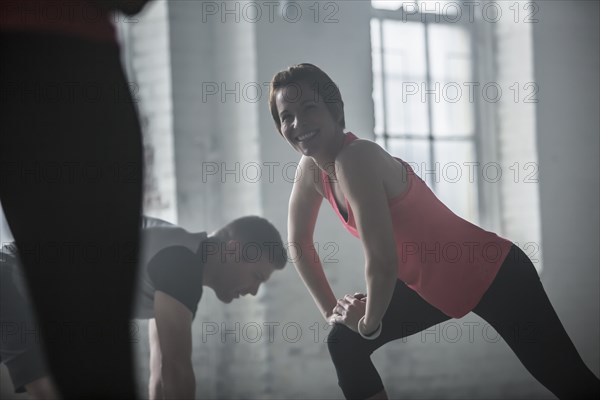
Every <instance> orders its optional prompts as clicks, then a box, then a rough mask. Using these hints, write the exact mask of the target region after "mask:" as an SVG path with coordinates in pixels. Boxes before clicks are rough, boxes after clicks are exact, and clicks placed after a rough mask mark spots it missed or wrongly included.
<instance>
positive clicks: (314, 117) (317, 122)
mask: <svg viewBox="0 0 600 400" xmlns="http://www.w3.org/2000/svg"><path fill="white" fill-rule="evenodd" d="M275 104H276V105H277V112H278V113H279V119H280V121H281V134H282V135H283V137H284V138H285V139H286V140H287V142H288V143H289V144H290V145H291V146H292V147H293V148H294V149H295V150H296V151H298V152H300V153H302V154H303V155H305V156H315V155H316V154H317V153H318V151H319V149H322V148H324V147H327V143H328V141H329V140H331V138H333V137H334V135H335V133H336V131H338V130H341V127H340V126H339V125H338V123H337V122H336V121H335V119H334V118H333V116H332V115H331V113H330V111H329V109H328V108H327V105H326V104H325V102H324V101H323V99H322V98H321V97H320V96H319V95H318V94H317V93H316V92H315V91H314V90H312V89H311V87H310V86H309V85H308V84H307V83H304V82H302V83H297V84H290V85H286V86H285V87H284V88H282V89H279V90H278V91H277V95H276V97H275Z"/></svg>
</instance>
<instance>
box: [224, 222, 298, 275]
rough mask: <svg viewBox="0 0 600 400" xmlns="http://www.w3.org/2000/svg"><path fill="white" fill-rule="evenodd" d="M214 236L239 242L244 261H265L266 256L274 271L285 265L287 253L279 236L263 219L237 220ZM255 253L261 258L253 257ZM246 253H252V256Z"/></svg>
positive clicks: (271, 225)
mask: <svg viewBox="0 0 600 400" xmlns="http://www.w3.org/2000/svg"><path fill="white" fill-rule="evenodd" d="M216 235H217V236H218V237H219V239H220V240H222V241H224V242H227V241H228V240H237V241H239V242H240V244H241V246H242V258H243V259H244V260H245V261H259V260H265V258H264V256H268V261H269V263H271V264H273V266H274V267H275V268H276V269H282V268H283V267H284V266H285V264H287V251H286V250H285V248H284V246H283V242H282V240H281V235H280V234H279V231H278V230H277V228H275V226H273V224H271V223H270V222H269V221H268V220H266V219H265V218H262V217H258V216H255V215H251V216H246V217H241V218H237V219H235V220H233V221H231V222H230V223H228V224H227V225H225V226H224V227H223V228H221V229H219V230H218V231H217V232H216ZM246 249H248V251H245V250H246ZM257 251H260V255H261V257H253V256H254V255H256V252H257ZM248 253H252V256H249V255H248Z"/></svg>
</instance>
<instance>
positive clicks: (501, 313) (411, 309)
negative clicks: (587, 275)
mask: <svg viewBox="0 0 600 400" xmlns="http://www.w3.org/2000/svg"><path fill="white" fill-rule="evenodd" d="M473 312H475V313H476V314H477V315H479V316H480V317H482V318H483V319H485V320H486V321H487V322H488V323H490V324H491V325H492V327H493V328H494V329H495V330H496V331H497V332H498V333H499V334H500V335H501V336H502V338H503V339H504V340H505V341H506V342H507V344H508V345H509V346H510V348H511V349H512V350H513V351H514V352H515V354H516V355H517V357H519V359H520V360H521V362H522V363H523V365H524V366H525V367H526V368H527V370H528V371H529V372H531V374H532V375H533V376H534V377H535V378H536V379H537V380H538V381H539V382H540V383H542V384H543V385H544V386H545V387H546V388H548V389H549V390H550V391H551V392H552V393H554V394H555V395H556V396H557V397H559V398H560V399H582V398H597V396H598V394H599V392H600V383H599V381H598V379H597V378H596V377H595V376H594V374H593V373H592V372H591V371H590V370H589V369H588V368H587V366H586V365H585V364H584V362H583V360H582V359H581V357H580V356H579V354H578V353H577V350H576V349H575V346H574V345H573V343H572V342H571V339H569V336H568V335H567V332H566V331H565V329H564V328H563V326H562V324H561V322H560V320H559V319H558V316H557V315H556V312H555V311H554V309H553V308H552V305H551V304H550V301H549V300H548V297H547V295H546V293H545V291H544V288H543V287H542V283H541V281H540V279H539V277H538V274H537V271H536V270H535V267H534V266H533V264H532V263H531V261H530V260H529V258H528V257H527V255H526V254H525V253H524V252H523V251H522V250H521V249H519V248H518V247H517V246H516V245H513V246H512V247H511V250H510V252H509V254H508V255H507V258H506V260H505V261H504V263H503V264H502V266H501V268H500V271H499V272H498V274H497V276H496V278H495V279H494V282H493V283H492V285H491V286H490V288H489V289H488V290H487V292H486V293H485V295H484V296H483V298H482V299H481V301H480V302H479V304H478V305H477V306H476V307H475V309H474V310H473ZM449 319H450V317H448V316H447V315H445V314H444V313H442V312H441V311H440V310H438V309H437V308H435V307H433V306H431V305H430V304H429V303H427V302H426V301H425V300H423V299H422V298H421V297H420V296H419V295H418V294H417V293H416V292H415V291H413V290H412V289H410V288H408V287H407V286H406V285H405V284H404V283H403V282H401V281H397V284H396V288H395V290H394V294H393V298H392V300H391V302H390V306H389V307H388V309H387V311H386V313H385V316H384V317H383V321H382V323H383V329H382V332H381V334H380V336H379V337H378V338H377V339H375V340H366V339H363V338H362V337H360V335H358V334H357V333H355V332H353V331H351V330H350V329H349V328H347V327H346V326H344V325H341V324H336V325H335V326H334V327H333V329H332V331H331V333H330V335H329V338H328V346H329V352H330V354H331V357H332V359H333V363H334V365H335V368H336V371H337V376H338V382H339V385H340V387H341V388H342V391H343V392H344V395H345V397H346V398H348V399H364V398H368V397H370V396H373V395H374V394H376V393H379V392H380V391H382V390H383V383H382V381H381V378H380V377H379V374H378V373H377V370H376V369H375V367H374V365H373V363H372V362H371V360H370V356H371V354H372V353H373V352H374V351H375V350H377V349H378V348H379V347H381V346H383V345H384V344H385V343H387V342H390V341H392V340H396V339H400V338H404V337H407V336H410V335H413V334H415V333H418V332H421V331H423V330H425V329H427V328H430V327H432V326H434V325H436V324H439V323H441V322H444V321H447V320H449Z"/></svg>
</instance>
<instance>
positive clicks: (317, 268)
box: [288, 157, 336, 320]
mask: <svg viewBox="0 0 600 400" xmlns="http://www.w3.org/2000/svg"><path fill="white" fill-rule="evenodd" d="M319 178H320V174H319V168H318V167H317V166H316V165H315V164H314V162H313V160H312V159H311V158H309V157H302V159H301V160H300V165H299V166H298V169H297V171H296V179H295V183H294V187H293V189H292V194H291V196H290V202H289V211H288V240H289V241H290V244H289V252H290V256H291V258H292V261H293V262H294V265H295V267H296V270H297V271H298V274H299V275H300V277H301V278H302V280H303V281H304V284H305V285H306V288H307V289H308V291H309V292H310V294H311V295H312V297H313V299H314V301H315V303H316V304H317V307H318V308H319V310H320V311H321V314H322V315H323V317H324V318H325V319H326V320H327V319H329V317H331V315H332V313H333V308H334V307H335V305H336V298H335V295H334V294H333V291H332V290H331V286H330V285H329V282H328V281H327V277H326V276H325V273H324V272H323V265H322V264H321V260H320V259H319V256H318V254H317V252H316V249H315V248H314V243H313V233H314V229H315V224H316V221H317V216H318V214H319V208H320V206H321V203H322V201H323V196H321V194H319V192H318V191H317V190H316V188H315V179H319Z"/></svg>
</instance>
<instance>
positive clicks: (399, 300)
mask: <svg viewBox="0 0 600 400" xmlns="http://www.w3.org/2000/svg"><path fill="white" fill-rule="evenodd" d="M269 106H270V110H271V114H272V116H273V119H274V121H275V125H276V126H277V130H278V131H279V133H280V134H281V135H282V136H283V137H284V138H285V140H286V141H287V142H288V143H289V144H290V145H291V146H292V147H293V148H294V149H295V150H296V151H298V152H299V153H300V154H302V158H301V160H300V163H299V167H298V169H297V174H296V179H295V183H294V187H293V189H292V194H291V198H290V203H289V216H288V240H290V241H291V242H293V243H294V244H295V246H291V247H290V251H291V254H292V256H293V257H294V259H295V260H297V261H296V262H295V264H296V268H297V270H298V272H299V274H300V276H301V277H302V279H303V281H304V283H305V285H306V287H307V288H308V290H309V292H310V294H311V295H312V297H313V299H314V300H315V302H316V304H317V306H318V308H319V310H320V311H321V313H322V315H323V316H324V317H325V319H326V320H327V321H328V322H329V323H332V324H334V327H333V329H332V330H331V333H330V336H329V340H328V343H329V344H328V346H329V352H330V354H331V357H332V359H333V363H334V365H335V369H336V371H337V376H338V382H339V385H340V387H341V388H342V391H343V392H344V395H345V397H346V398H352V399H364V398H373V399H386V398H387V394H386V392H385V390H384V388H383V384H382V382H381V378H380V377H379V374H378V373H377V371H376V369H375V367H374V366H373V363H372V362H371V360H370V356H371V354H372V353H373V351H375V350H376V349H378V348H379V347H381V346H382V345H384V344H385V343H387V342H389V341H392V340H395V339H399V338H403V337H406V336H410V335H413V334H415V333H417V332H420V331H422V330H424V329H427V328H429V327H431V326H433V325H436V324H439V323H441V322H444V321H447V320H449V319H450V318H461V317H462V316H464V315H466V314H467V313H469V312H470V311H473V312H475V313H476V314H477V315H479V316H481V317H482V318H483V319H485V320H486V321H487V322H488V323H490V324H491V325H492V326H493V327H494V329H496V331H498V333H499V334H500V335H501V336H502V338H503V339H504V340H505V341H506V343H508V345H509V346H510V347H511V349H512V350H513V351H514V352H515V354H516V355H517V357H518V358H519V359H520V360H521V362H522V363H523V365H524V366H525V367H526V368H527V370H528V371H529V372H531V374H532V375H533V376H534V377H535V378H536V379H537V380H538V381H539V382H540V383H542V384H543V385H544V386H545V387H546V388H548V389H549V390H550V391H551V392H552V393H554V394H555V395H556V396H557V397H559V398H561V399H565V398H582V397H591V396H597V395H598V394H599V393H600V381H599V380H598V379H597V378H596V377H595V376H594V374H593V373H592V372H591V371H590V370H589V369H588V368H587V367H586V365H585V364H584V362H583V360H582V359H581V357H580V356H579V354H578V353H577V350H576V349H575V346H574V345H573V343H572V342H571V340H570V339H569V337H568V335H567V333H566V331H565V329H564V328H563V326H562V324H561V322H560V320H559V319H558V316H557V315H556V312H555V311H554V309H553V308H552V305H551V304H550V302H549V300H548V297H547V296H546V293H545V292H544V288H543V287H542V284H541V282H540V279H539V277H538V275H537V272H536V270H535V267H534V266H533V264H532V263H531V261H530V259H529V258H528V257H527V255H526V254H525V253H524V252H523V251H521V250H520V249H519V247H517V246H516V245H514V244H513V243H512V242H510V241H509V240H506V239H504V238H502V237H500V236H498V235H496V234H494V233H492V232H488V231H485V230H483V229H482V228H480V227H478V226H475V225H473V224H471V223H469V222H467V221H465V220H464V219H462V218H460V217H458V216H457V215H455V214H454V213H452V211H450V210H449V209H448V208H447V207H446V206H445V205H444V204H442V203H441V202H440V200H438V199H437V197H436V196H435V195H434V194H433V192H432V191H431V190H430V189H429V188H428V187H427V185H426V184H425V183H424V182H423V181H422V180H421V179H420V178H419V177H418V176H417V175H416V174H415V173H414V171H413V170H412V169H411V167H410V166H409V165H408V164H407V163H406V162H404V161H402V160H400V159H398V158H395V157H392V156H391V155H390V154H388V153H387V152H386V151H385V150H383V149H382V148H381V147H380V146H379V145H377V144H376V143H374V142H371V141H368V140H361V139H358V138H357V137H356V136H355V135H354V134H352V133H351V132H346V133H345V132H344V129H345V121H344V103H343V101H342V98H341V94H340V92H339V89H338V87H337V85H336V84H335V83H334V82H333V81H332V80H331V79H330V78H329V76H328V75H327V74H326V73H325V72H323V71H322V70H320V69H319V68H317V67H316V66H314V65H311V64H300V65H297V66H293V67H290V68H288V69H287V70H284V71H281V72H279V73H277V74H276V75H275V76H274V77H273V79H272V81H271V85H270V95H269ZM323 198H325V199H327V200H328V201H329V203H330V204H331V206H332V207H333V209H334V210H335V212H336V213H337V215H338V216H339V218H340V220H341V221H342V224H343V225H344V227H345V228H346V229H347V230H348V231H349V232H350V233H351V234H352V235H354V236H356V237H357V238H359V239H360V240H361V241H362V244H363V248H364V252H365V259H366V265H365V280H366V287H367V295H366V296H365V295H361V294H355V295H346V296H345V297H344V298H342V299H339V300H337V299H336V297H335V296H334V294H333V291H332V290H331V287H330V285H329V283H328V282H327V278H326V277H325V274H324V272H323V267H322V265H321V262H320V261H319V259H318V257H300V256H299V255H300V254H307V252H311V251H314V248H313V247H312V246H313V244H312V243H313V232H314V227H315V223H316V219H317V215H318V212H319V207H320V205H321V202H322V199H323Z"/></svg>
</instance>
